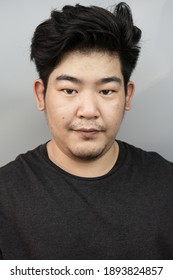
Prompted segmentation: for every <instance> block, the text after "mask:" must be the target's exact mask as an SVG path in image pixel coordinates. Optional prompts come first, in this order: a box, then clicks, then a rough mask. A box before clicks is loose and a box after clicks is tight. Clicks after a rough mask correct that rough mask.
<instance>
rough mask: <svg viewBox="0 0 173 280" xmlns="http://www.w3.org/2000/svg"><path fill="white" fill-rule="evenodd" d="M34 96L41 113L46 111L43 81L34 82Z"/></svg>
mask: <svg viewBox="0 0 173 280" xmlns="http://www.w3.org/2000/svg"><path fill="white" fill-rule="evenodd" d="M34 95H35V99H36V102H37V108H38V110H40V111H44V110H45V96H44V95H45V92H44V84H43V81H42V80H41V79H38V80H36V81H35V82H34Z"/></svg>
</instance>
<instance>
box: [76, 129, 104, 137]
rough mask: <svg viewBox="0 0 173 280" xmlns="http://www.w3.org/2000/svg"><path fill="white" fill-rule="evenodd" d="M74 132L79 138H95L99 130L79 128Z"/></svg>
mask: <svg viewBox="0 0 173 280" xmlns="http://www.w3.org/2000/svg"><path fill="white" fill-rule="evenodd" d="M74 132H76V133H77V134H78V135H80V136H81V137H84V138H91V137H96V136H97V135H98V133H99V132H100V130H98V129H95V128H80V129H75V130H74Z"/></svg>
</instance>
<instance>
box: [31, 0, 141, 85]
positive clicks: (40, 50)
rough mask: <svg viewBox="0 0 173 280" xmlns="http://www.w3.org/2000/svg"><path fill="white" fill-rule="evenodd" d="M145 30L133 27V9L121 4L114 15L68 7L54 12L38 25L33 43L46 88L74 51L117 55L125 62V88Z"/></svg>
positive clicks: (95, 9) (37, 66) (78, 6)
mask: <svg viewBox="0 0 173 280" xmlns="http://www.w3.org/2000/svg"><path fill="white" fill-rule="evenodd" d="M140 38H141V30H140V29H139V28H138V27H136V26H134V25H133V18H132V13H131V10H130V7H129V6H128V5H127V4H126V3H124V2H121V3H119V4H118V5H116V6H115V8H114V10H113V12H110V11H108V10H106V9H104V8H101V7H96V6H90V7H85V6H82V5H79V4H77V5H75V6H71V5H66V6H64V7H63V9H62V11H57V10H53V11H52V12H51V17H50V18H49V19H48V20H46V21H44V22H42V23H41V24H40V25H38V26H37V28H36V30H35V32H34V35H33V38H32V43H31V60H34V62H35V65H36V68H37V71H38V73H39V77H40V78H41V79H42V80H43V83H44V86H45V89H46V87H47V82H48V78H49V75H50V74H51V72H52V71H53V70H54V68H55V67H56V66H57V65H58V63H59V62H60V61H61V59H62V58H63V56H64V55H65V54H66V53H68V52H71V51H76V50H79V51H82V52H85V51H86V52H88V51H93V50H96V51H106V52H109V53H116V54H117V55H118V57H119V59H120V62H121V71H122V74H123V77H124V84H125V88H126V86H127V82H128V80H129V78H130V76H131V74H132V71H133V70H134V68H135V66H136V63H137V60H138V56H139V53H140V45H139V41H140Z"/></svg>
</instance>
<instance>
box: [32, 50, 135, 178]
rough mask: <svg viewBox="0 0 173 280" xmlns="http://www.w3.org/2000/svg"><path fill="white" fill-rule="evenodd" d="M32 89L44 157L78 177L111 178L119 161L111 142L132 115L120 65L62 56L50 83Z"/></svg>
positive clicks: (101, 55) (103, 58)
mask: <svg viewBox="0 0 173 280" xmlns="http://www.w3.org/2000/svg"><path fill="white" fill-rule="evenodd" d="M44 90H45V89H44V85H43V82H42V80H41V79H38V80H36V81H35V83H34V92H35V97H36V102H37V107H38V109H39V110H40V111H45V114H46V117H47V121H48V126H49V129H50V132H51V134H52V140H51V141H50V142H49V143H48V144H47V150H48V156H49V158H50V160H51V161H53V162H54V163H55V164H56V165H58V166H59V167H60V168H62V169H64V170H65V171H67V172H69V173H71V174H74V175H77V176H81V177H98V176H102V175H104V174H106V173H107V172H109V171H110V170H111V169H112V167H113V166H114V164H115V163H116V160H117V158H118V153H119V147H118V143H117V142H116V141H115V137H116V135H117V132H118V130H119V127H120V125H121V122H122V119H123V116H124V112H125V111H128V110H130V107H131V100H132V96H133V92H134V84H133V82H131V81H129V82H128V85H127V93H126V95H125V88H124V81H123V75H122V72H121V67H120V60H119V58H118V56H116V55H115V54H114V55H113V54H109V53H106V52H95V51H93V52H89V53H81V52H77V51H75V52H71V53H69V54H66V56H65V57H64V58H63V59H62V61H61V62H60V64H58V65H57V67H56V68H55V69H54V70H53V72H52V73H51V74H50V76H49V79H48V86H47V89H46V95H45V96H44Z"/></svg>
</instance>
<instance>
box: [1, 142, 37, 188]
mask: <svg viewBox="0 0 173 280" xmlns="http://www.w3.org/2000/svg"><path fill="white" fill-rule="evenodd" d="M41 146H42V145H40V146H38V147H37V148H35V149H33V150H29V151H27V152H26V153H23V154H20V155H18V156H17V158H16V159H15V160H13V161H11V162H9V163H8V164H6V165H4V166H2V167H1V168H0V186H1V185H3V184H5V183H7V182H9V181H10V182H15V181H16V179H17V178H18V179H19V178H24V176H25V175H26V173H27V172H29V168H30V166H34V164H35V162H38V161H39V158H40V156H41V153H40V148H41Z"/></svg>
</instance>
